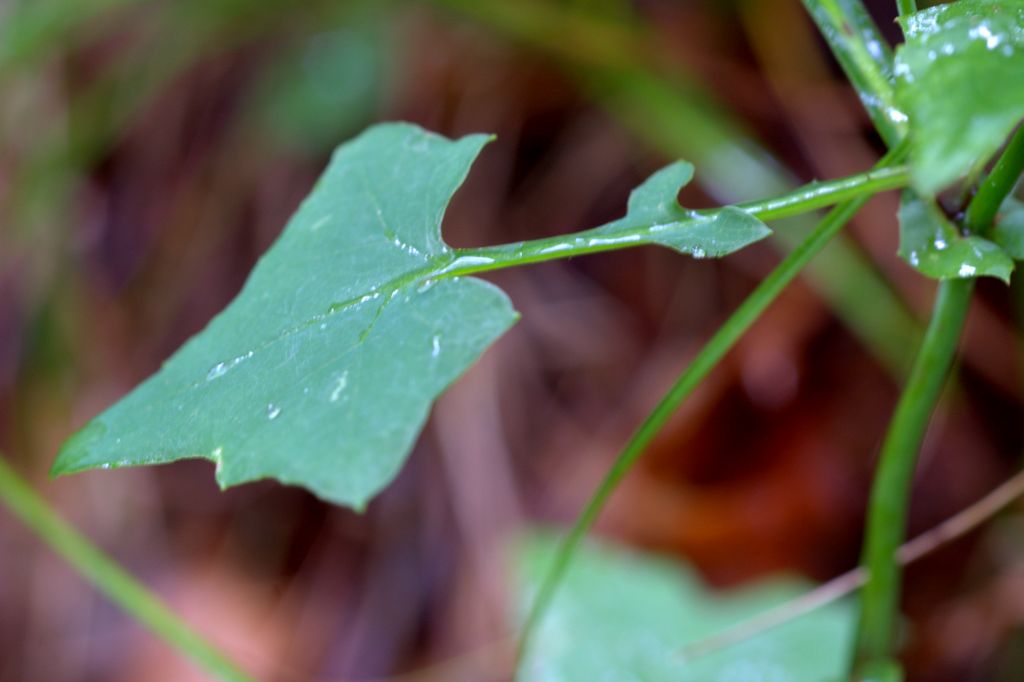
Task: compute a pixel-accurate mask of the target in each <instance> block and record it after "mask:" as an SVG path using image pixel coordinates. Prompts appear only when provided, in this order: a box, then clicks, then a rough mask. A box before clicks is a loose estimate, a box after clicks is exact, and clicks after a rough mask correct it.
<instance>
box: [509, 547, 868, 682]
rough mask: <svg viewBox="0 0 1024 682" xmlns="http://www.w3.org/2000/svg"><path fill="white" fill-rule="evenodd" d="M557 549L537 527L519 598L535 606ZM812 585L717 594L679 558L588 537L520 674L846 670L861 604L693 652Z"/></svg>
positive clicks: (825, 674)
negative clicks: (689, 651) (689, 653)
mask: <svg viewBox="0 0 1024 682" xmlns="http://www.w3.org/2000/svg"><path fill="white" fill-rule="evenodd" d="M555 548H556V543H555V541H554V539H553V538H551V537H546V536H537V537H533V538H531V539H529V540H528V541H527V542H525V543H524V544H523V546H522V547H521V549H520V551H519V552H518V557H517V558H518V565H519V570H518V575H519V583H520V585H519V591H518V599H517V603H518V605H519V607H520V610H521V612H522V613H526V610H527V608H528V606H529V602H530V600H531V599H532V592H533V590H535V589H536V586H537V585H538V584H539V582H540V580H541V579H542V577H543V576H544V575H545V571H546V568H547V565H548V562H549V561H550V560H551V558H552V556H553V554H554V551H555ZM807 587H808V586H807V585H805V584H803V583H802V582H801V581H797V580H790V579H772V580H769V581H764V582H761V583H759V584H757V585H754V586H750V587H745V588H742V589H739V590H735V591H730V592H724V593H717V592H714V591H712V590H710V589H709V588H708V587H706V586H705V585H704V584H703V583H702V582H701V581H700V579H699V577H698V576H697V575H696V573H695V572H694V571H693V570H692V569H690V568H688V567H686V566H685V565H682V564H680V563H677V562H675V561H670V560H668V559H655V558H651V557H649V556H647V557H644V556H640V555H637V554H633V553H627V552H625V551H623V550H619V549H613V548H611V547H609V546H603V545H597V544H590V545H586V546H584V547H583V548H582V549H581V550H580V553H579V554H578V555H577V556H576V558H575V560H574V562H573V564H572V565H571V566H570V567H569V570H568V572H567V573H566V575H565V579H564V581H563V582H562V584H561V586H560V588H559V591H558V594H557V595H556V597H555V599H554V601H553V603H552V606H551V610H550V611H549V612H548V613H547V616H546V617H545V619H544V622H543V623H541V625H540V629H539V630H538V631H537V633H536V636H535V637H534V638H533V639H532V640H531V641H532V644H531V646H530V650H529V652H528V655H527V658H526V661H525V662H524V664H523V667H522V668H521V673H520V676H521V677H520V679H523V680H530V681H534V680H545V681H552V682H554V681H558V682H576V681H579V682H590V680H647V681H649V682H660V681H662V680H664V681H665V682H668V681H672V682H675V681H676V680H687V681H694V682H696V681H703V680H723V681H724V680H747V679H758V680H773V681H774V682H786V681H789V680H791V681H792V682H804V681H805V680H828V679H836V680H838V679H841V678H843V677H844V673H845V672H846V671H845V666H846V664H847V662H848V660H849V652H850V644H851V642H852V638H853V626H854V617H853V616H854V614H853V609H852V608H851V606H852V604H850V603H847V602H841V603H837V604H832V605H830V606H827V607H824V608H821V609H818V610H816V611H813V612H811V613H809V614H807V615H805V616H803V617H800V618H798V619H795V620H793V621H790V622H788V623H786V624H784V625H782V626H780V627H777V628H774V629H771V630H768V631H766V632H765V633H763V634H761V635H759V636H757V637H755V638H753V639H750V640H747V641H745V642H741V643H739V644H736V645H734V646H731V647H729V648H728V649H724V650H720V651H717V652H713V653H708V654H707V655H702V656H695V657H693V658H691V659H690V660H686V659H685V658H684V657H683V649H684V647H685V646H686V645H687V644H690V643H693V642H695V641H697V640H700V639H702V638H704V637H707V636H710V635H714V634H716V633H718V632H720V631H722V630H723V629H725V628H727V627H729V626H731V625H734V624H736V623H739V622H741V621H743V620H746V619H747V618H750V617H752V616H755V615H757V614H759V613H761V612H762V611H764V610H766V609H769V608H771V607H773V606H775V605H777V604H779V603H781V602H784V601H786V600H789V599H792V598H794V597H796V596H799V595H800V594H802V593H803V592H804V591H805V590H806V589H807Z"/></svg>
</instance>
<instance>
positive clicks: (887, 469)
mask: <svg viewBox="0 0 1024 682" xmlns="http://www.w3.org/2000/svg"><path fill="white" fill-rule="evenodd" d="M973 288H974V280H973V279H955V280H947V281H944V282H942V283H940V284H939V289H938V295H937V296H936V299H935V307H934V309H933V311H932V317H931V321H930V323H929V325H928V330H927V331H926V332H925V337H924V341H923V342H922V344H921V348H920V350H919V351H918V355H917V359H916V360H915V361H914V367H913V369H912V370H911V373H910V378H909V379H908V380H907V384H906V386H905V388H904V389H903V394H902V395H901V396H900V400H899V403H898V404H897V406H896V411H895V412H894V413H893V417H892V422H891V425H890V427H889V432H888V433H887V434H886V437H885V442H884V443H883V445H882V450H881V454H880V455H879V462H878V469H877V473H876V474H875V484H874V486H873V488H872V490H871V499H870V502H869V506H868V528H867V540H866V542H865V549H864V556H863V559H862V564H863V565H864V566H866V567H867V568H868V571H869V578H868V582H867V584H866V585H865V586H864V591H863V593H862V595H861V615H860V621H859V623H858V631H857V649H856V656H857V666H858V668H857V672H858V673H859V674H862V675H870V674H871V671H873V670H877V669H879V668H880V667H882V666H884V667H891V666H892V665H893V664H892V661H891V657H892V652H893V649H894V642H895V640H894V637H893V634H894V631H895V623H896V614H897V608H898V603H897V602H898V599H899V592H900V571H899V566H898V565H897V564H896V562H895V553H896V549H897V548H898V547H899V546H900V543H901V542H902V541H903V536H904V533H905V526H906V514H907V501H908V497H909V489H910V482H911V480H912V478H913V474H914V465H915V463H916V461H917V452H918V450H919V449H920V447H921V441H922V440H923V439H924V434H925V431H926V430H927V427H928V422H929V420H930V419H931V415H932V412H933V411H934V409H935V405H936V403H937V402H938V400H939V395H940V394H941V393H942V388H943V386H945V384H946V378H947V376H948V375H949V371H950V368H951V367H952V364H953V358H954V356H955V354H956V346H957V341H958V340H959V338H960V331H961V329H962V328H963V323H964V319H965V317H966V314H967V308H968V305H969V303H970V297H971V291H972V290H973Z"/></svg>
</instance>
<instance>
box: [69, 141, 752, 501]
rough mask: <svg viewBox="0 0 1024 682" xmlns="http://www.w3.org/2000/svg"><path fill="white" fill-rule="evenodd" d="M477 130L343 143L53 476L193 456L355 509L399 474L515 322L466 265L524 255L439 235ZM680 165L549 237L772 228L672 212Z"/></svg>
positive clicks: (696, 250) (738, 235)
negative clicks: (277, 232) (173, 344)
mask: <svg viewBox="0 0 1024 682" xmlns="http://www.w3.org/2000/svg"><path fill="white" fill-rule="evenodd" d="M487 140H488V138H487V137H486V136H483V135H471V136H468V137H464V138H462V139H461V140H458V141H454V142H453V141H451V140H448V139H446V138H443V137H441V136H438V135H434V134H431V133H427V132H425V131H423V130H421V129H420V128H417V127H416V126H412V125H408V124H383V125H378V126H374V127H372V128H370V129H369V130H368V131H367V132H365V133H364V134H362V135H360V136H359V137H358V138H356V139H355V140H353V141H351V142H349V143H347V144H345V145H343V146H341V147H340V148H339V149H338V151H337V152H336V153H335V155H334V158H333V160H332V161H331V164H330V166H329V167H328V169H327V170H326V172H325V173H324V175H323V176H322V177H321V179H320V180H319V181H318V183H317V185H316V187H315V189H314V191H313V193H312V194H311V195H310V196H309V198H307V199H306V201H305V202H304V203H303V204H302V206H301V208H300V209H299V211H298V212H297V213H296V214H295V216H294V217H293V218H292V220H291V222H290V223H289V224H288V226H287V227H286V228H285V230H284V233H283V234H282V235H281V237H280V238H279V239H278V241H277V243H276V244H274V246H273V247H272V248H271V249H270V250H269V251H268V252H267V254H266V255H265V256H264V257H263V258H262V259H261V260H260V262H259V263H258V264H257V266H256V268H255V269H254V270H253V272H252V274H251V275H250V277H249V280H248V281H247V282H246V284H245V287H244V288H243V290H242V292H241V293H240V294H239V295H238V297H237V298H236V299H235V300H234V301H233V302H232V303H231V304H230V305H229V306H228V307H227V309H225V311H224V312H223V313H221V314H220V315H219V316H217V317H216V318H215V319H214V320H213V321H212V322H211V323H210V325H209V326H208V327H207V328H206V329H205V330H204V331H203V332H201V333H200V334H198V335H197V336H195V337H194V338H192V339H191V340H190V341H188V342H187V343H186V344H185V345H184V346H182V348H181V349H180V350H179V351H178V352H177V353H175V354H174V356H172V357H171V358H170V360H168V361H167V362H166V363H165V364H164V366H163V367H162V368H161V369H160V371H159V372H157V373H156V374H155V375H154V376H152V377H150V378H149V379H148V380H146V381H145V382H144V383H142V384H141V385H140V386H139V387H138V388H136V389H135V390H134V391H133V392H132V393H131V394H129V395H128V396H127V397H126V398H124V399H123V400H122V401H121V402H119V403H117V404H116V405H114V406H113V407H111V408H110V409H108V410H107V411H106V412H104V413H103V414H101V415H100V416H99V417H97V418H96V419H94V420H93V421H92V422H90V423H89V424H87V425H86V426H85V427H84V428H83V429H82V430H81V431H80V432H79V433H77V434H76V435H75V436H73V437H72V438H71V439H70V440H68V442H67V443H65V445H64V447H63V448H62V449H61V451H60V453H59V454H58V456H57V461H56V462H55V463H54V467H53V471H54V473H55V474H64V473H70V472H75V471H81V470H84V469H89V468H95V467H104V468H108V467H118V466H129V465H139V464H159V463H164V462H172V461H175V460H179V459H184V458H196V457H198V458H206V459H209V460H212V461H213V462H215V463H216V467H217V468H216V475H217V481H218V482H219V483H220V484H221V486H223V487H227V486H229V485H234V484H237V483H243V482H246V481H252V480H256V479H261V478H268V477H270V478H276V479H277V480H279V481H281V482H283V483H293V484H296V485H301V486H304V487H306V488H308V489H309V490H311V491H312V492H314V493H315V494H317V495H319V496H320V497H322V498H324V499H326V500H329V501H331V502H336V503H338V504H344V505H348V506H352V507H355V508H361V507H363V506H364V505H365V504H366V502H367V501H368V500H369V499H370V498H371V497H372V496H373V495H374V494H376V493H377V492H378V491H380V490H381V488H383V487H384V486H385V485H387V483H388V482H390V481H391V479H392V478H394V476H395V475H396V473H397V472H398V469H399V467H400V466H401V465H402V463H403V462H404V460H405V458H406V456H407V455H408V452H409V450H410V449H411V448H412V445H413V442H414V441H415V438H416V435H417V434H418V433H419V431H420V429H421V428H422V425H423V422H424V420H425V419H426V416H427V413H428V411H429V409H430V405H431V404H432V402H433V401H434V400H435V399H436V398H437V396H438V395H439V394H440V393H441V392H442V391H443V390H444V389H445V388H446V387H447V386H448V385H449V384H450V383H451V382H452V381H454V380H455V379H456V378H457V377H458V376H459V375H460V374H461V373H462V372H464V371H465V370H466V368H467V367H469V365H471V364H472V363H473V362H474V361H475V360H476V358H477V357H479V355H480V354H481V353H482V352H483V351H484V349H486V348H487V346H489V345H490V344H491V343H492V342H493V341H494V340H495V339H497V338H498V337H499V336H500V335H501V334H502V333H503V332H504V331H505V330H506V329H508V327H509V326H510V325H511V324H512V323H513V322H514V321H515V320H516V317H517V316H516V313H515V311H514V310H513V309H512V307H511V304H510V303H509V301H508V299H507V297H506V296H505V295H504V294H503V293H502V292H501V291H500V290H498V289H497V288H495V287H494V286H492V285H490V284H488V283H486V282H484V281H482V280H479V279H475V278H471V277H466V276H464V275H466V274H471V273H474V272H479V271H482V270H486V269H492V268H494V267H501V266H508V265H515V264H518V263H520V262H523V261H522V258H523V255H522V251H521V249H522V247H523V245H522V244H512V245H504V246H498V247H493V248H492V249H490V250H488V249H476V250H467V251H458V250H455V249H452V248H450V247H449V246H448V245H446V244H445V243H444V241H443V240H442V238H441V219H442V217H443V215H444V212H445V209H446V208H447V206H448V202H449V201H450V199H451V197H452V194H453V193H454V192H455V190H456V189H457V188H458V187H459V185H461V184H462V181H463V180H464V179H465V177H466V174H467V172H468V171H469V167H470V165H471V164H472V162H473V160H474V159H475V158H476V156H477V154H478V153H479V152H480V149H481V147H482V146H483V145H484V144H485V143H486V142H487ZM692 173H693V169H692V168H691V167H690V166H689V165H688V164H682V163H680V164H673V165H672V166H669V167H668V168H666V169H664V170H662V171H660V172H659V173H656V174H655V175H654V176H652V178H651V179H650V180H648V181H647V182H645V183H644V184H643V185H641V186H640V187H639V188H637V190H636V191H635V192H634V194H633V196H632V197H631V199H630V203H629V210H628V212H627V215H626V217H625V218H623V219H621V220H618V221H615V222H613V223H609V224H608V225H605V226H603V227H600V228H597V229H595V230H590V231H588V232H585V233H580V234H579V235H570V236H569V237H567V238H565V241H564V242H562V243H561V244H559V245H557V246H558V247H562V246H564V247H565V248H567V249H570V250H571V249H573V248H574V247H576V246H582V247H583V248H586V247H590V246H593V245H594V244H600V242H601V241H602V240H605V241H607V240H608V238H609V237H610V236H615V237H617V241H616V242H615V243H616V244H629V243H634V242H639V241H642V240H643V241H646V242H650V243H657V244H664V245H666V246H669V247H671V248H675V249H677V250H680V251H684V252H687V253H692V254H693V255H695V256H702V255H719V254H724V253H729V252H731V251H734V250H736V249H738V248H740V247H742V246H745V245H746V244H749V243H750V242H752V241H756V240H757V239H760V238H762V237H763V236H765V235H766V234H768V228H767V227H765V226H764V225H763V224H762V223H761V222H760V221H758V220H756V219H754V218H752V217H751V216H749V215H748V214H746V213H745V212H743V211H741V210H739V209H735V208H733V209H723V210H721V211H715V212H711V213H708V214H704V213H701V214H698V213H695V212H692V211H686V210H685V209H682V208H680V207H679V204H678V202H677V201H676V194H677V193H678V191H679V188H680V185H681V184H682V183H685V182H686V181H687V180H689V178H690V177H691V176H692ZM640 228H647V229H640ZM616 233H617V234H616ZM583 235H586V236H583ZM558 250H561V249H560V248H555V249H553V250H552V249H546V251H548V252H550V253H554V252H555V251H558ZM460 275H463V276H460Z"/></svg>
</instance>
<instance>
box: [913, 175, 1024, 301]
mask: <svg viewBox="0 0 1024 682" xmlns="http://www.w3.org/2000/svg"><path fill="white" fill-rule="evenodd" d="M899 218H900V250H899V254H900V257H901V258H903V260H905V261H907V262H908V263H909V264H910V265H911V266H912V267H913V268H914V269H915V270H917V271H918V272H920V273H922V274H925V275H928V276H929V277H934V278H935V279H966V278H970V277H982V276H988V277H998V278H999V279H1001V280H1003V281H1004V282H1009V281H1010V273H1011V272H1013V261H1012V260H1011V259H1010V257H1009V256H1008V255H1006V253H1005V252H1004V251H1003V250H1002V249H1001V248H999V247H998V246H997V245H996V244H993V243H992V242H990V241H989V240H987V239H983V238H981V237H974V236H971V237H963V236H961V235H960V233H959V232H958V231H957V229H956V227H955V226H954V225H953V224H952V223H950V222H949V221H948V220H947V219H946V217H945V216H944V215H943V214H942V211H940V210H939V208H938V207H937V206H936V205H935V204H934V202H932V201H925V200H923V199H920V198H918V197H917V196H915V195H914V194H913V193H912V192H904V193H903V196H902V197H901V199H900V212H899Z"/></svg>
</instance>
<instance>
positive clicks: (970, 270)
mask: <svg viewBox="0 0 1024 682" xmlns="http://www.w3.org/2000/svg"><path fill="white" fill-rule="evenodd" d="M976 271H977V268H975V267H974V266H973V265H969V264H967V263H962V264H961V265H960V270H958V271H957V273H956V274H958V275H959V276H960V277H970V276H971V275H973V274H974V273H975V272H976Z"/></svg>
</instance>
